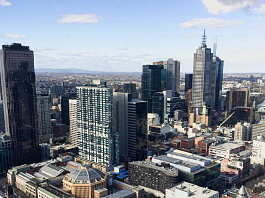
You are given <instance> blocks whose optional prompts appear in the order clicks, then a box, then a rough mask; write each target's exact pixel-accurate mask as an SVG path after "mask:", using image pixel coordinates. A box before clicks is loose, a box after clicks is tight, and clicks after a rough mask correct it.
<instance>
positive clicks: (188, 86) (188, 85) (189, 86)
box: [185, 74, 193, 93]
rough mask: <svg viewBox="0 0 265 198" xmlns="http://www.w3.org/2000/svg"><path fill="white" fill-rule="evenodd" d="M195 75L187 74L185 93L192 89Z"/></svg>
mask: <svg viewBox="0 0 265 198" xmlns="http://www.w3.org/2000/svg"><path fill="white" fill-rule="evenodd" d="M192 78H193V74H185V93H186V92H187V91H188V90H190V89H192Z"/></svg>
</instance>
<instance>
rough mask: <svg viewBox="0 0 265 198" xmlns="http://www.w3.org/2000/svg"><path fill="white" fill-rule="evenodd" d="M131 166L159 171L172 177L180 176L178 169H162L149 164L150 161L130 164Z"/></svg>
mask: <svg viewBox="0 0 265 198" xmlns="http://www.w3.org/2000/svg"><path fill="white" fill-rule="evenodd" d="M129 164H133V165H138V166H142V167H146V168H152V169H155V170H159V171H162V172H164V173H165V174H167V175H170V176H178V170H177V169H173V168H164V167H160V166H157V165H156V164H155V163H152V162H148V161H135V162H130V163H129Z"/></svg>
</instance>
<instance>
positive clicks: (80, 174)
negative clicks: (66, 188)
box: [66, 167, 105, 184]
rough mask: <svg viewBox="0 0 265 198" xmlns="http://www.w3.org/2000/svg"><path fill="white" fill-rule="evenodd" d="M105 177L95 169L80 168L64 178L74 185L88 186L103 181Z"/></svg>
mask: <svg viewBox="0 0 265 198" xmlns="http://www.w3.org/2000/svg"><path fill="white" fill-rule="evenodd" d="M104 177H105V175H104V174H103V173H102V172H100V171H99V170H97V169H94V168H89V167H82V168H80V169H75V170H74V171H72V172H71V173H70V174H68V175H67V176H66V179H67V180H68V181H70V182H71V183H75V184H82V183H85V184H90V183H94V182H97V181H100V180H102V179H104Z"/></svg>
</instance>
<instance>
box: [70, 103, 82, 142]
mask: <svg viewBox="0 0 265 198" xmlns="http://www.w3.org/2000/svg"><path fill="white" fill-rule="evenodd" d="M69 118H70V129H69V142H70V143H71V144H72V145H74V146H77V147H78V146H79V139H80V135H79V131H78V127H77V100H75V99H70V100H69Z"/></svg>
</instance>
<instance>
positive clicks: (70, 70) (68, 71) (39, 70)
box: [35, 68, 141, 74]
mask: <svg viewBox="0 0 265 198" xmlns="http://www.w3.org/2000/svg"><path fill="white" fill-rule="evenodd" d="M35 72H36V73H60V74H104V73H106V74H108V73H109V74H127V73H128V74H141V73H140V72H103V71H89V70H85V69H74V68H66V69H52V68H35Z"/></svg>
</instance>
